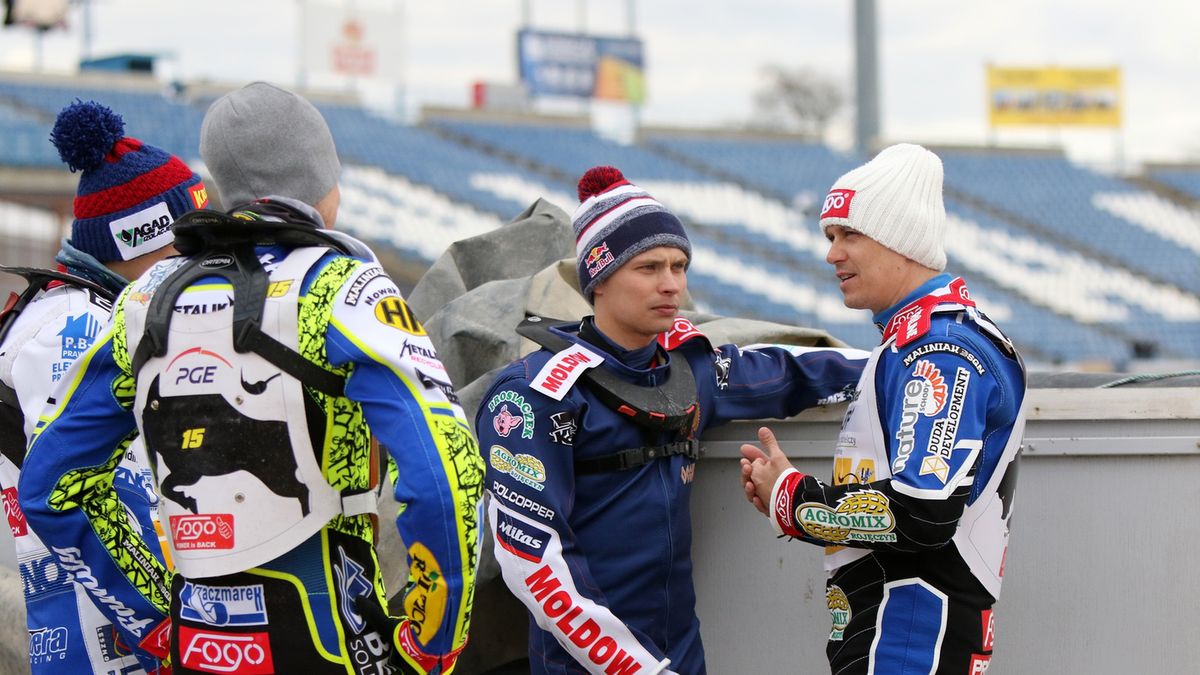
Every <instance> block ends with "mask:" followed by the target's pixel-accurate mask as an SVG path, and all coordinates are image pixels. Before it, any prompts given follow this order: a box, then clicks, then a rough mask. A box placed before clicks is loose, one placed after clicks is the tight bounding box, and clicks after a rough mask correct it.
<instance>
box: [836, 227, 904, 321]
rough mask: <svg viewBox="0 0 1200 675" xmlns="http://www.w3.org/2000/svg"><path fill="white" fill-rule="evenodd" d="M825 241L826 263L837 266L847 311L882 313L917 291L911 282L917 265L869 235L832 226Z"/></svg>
mask: <svg viewBox="0 0 1200 675" xmlns="http://www.w3.org/2000/svg"><path fill="white" fill-rule="evenodd" d="M825 238H826V239H828V240H829V252H828V253H826V254H825V262H827V263H829V264H830V265H833V271H834V274H836V275H837V278H838V281H839V282H840V284H839V288H840V289H841V291H842V299H843V302H845V303H846V306H847V307H849V308H851V309H869V310H871V312H873V313H879V312H882V311H883V310H885V309H887V308H889V307H891V306H892V305H894V304H896V303H897V302H899V301H900V300H901V299H903V298H904V296H906V295H908V293H909V292H911V290H912V289H913V288H915V287H916V286H914V285H912V283H911V279H910V277H911V275H912V272H913V270H912V267H913V266H914V265H916V263H914V262H913V261H911V260H909V259H908V258H905V257H904V256H902V255H900V254H899V253H896V252H895V251H893V250H891V249H889V248H887V247H886V246H884V245H883V244H880V243H879V242H877V241H875V240H874V239H872V238H870V237H868V236H867V235H865V234H862V233H861V232H858V231H856V230H851V229H849V228H846V227H842V226H840V225H831V226H830V227H827V228H825ZM922 269H923V268H922Z"/></svg>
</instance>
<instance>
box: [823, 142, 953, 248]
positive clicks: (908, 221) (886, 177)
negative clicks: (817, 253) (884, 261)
mask: <svg viewBox="0 0 1200 675" xmlns="http://www.w3.org/2000/svg"><path fill="white" fill-rule="evenodd" d="M820 225H821V231H822V232H824V231H825V229H826V228H828V227H829V226H831V225H841V226H842V227H847V228H850V229H852V230H855V231H858V232H861V233H863V234H865V235H867V236H868V237H870V238H872V239H874V240H875V241H877V242H879V243H880V244H883V245H884V246H886V247H887V248H890V249H891V250H893V251H895V252H897V253H899V254H901V255H903V256H904V257H906V258H908V259H910V260H914V261H916V262H918V263H920V264H922V265H924V266H925V267H928V268H930V269H933V270H936V271H939V272H940V271H942V270H944V269H945V268H946V251H945V249H944V248H943V247H942V240H943V238H944V237H945V234H946V208H945V206H943V204H942V160H940V159H938V156H937V155H935V154H933V153H932V152H930V151H928V150H926V149H925V148H923V147H921V146H919V145H913V144H911V143H901V144H899V145H893V146H890V147H888V148H885V149H884V150H883V151H882V152H880V153H879V154H878V155H876V156H875V159H872V160H871V161H870V162H867V163H866V164H864V165H862V166H860V167H858V168H856V169H852V170H851V171H849V172H847V173H846V174H845V175H843V176H842V177H841V178H839V179H837V181H836V182H835V183H834V184H833V187H832V188H831V189H830V190H829V196H828V197H826V198H825V204H824V206H823V207H822V208H821V220H820Z"/></svg>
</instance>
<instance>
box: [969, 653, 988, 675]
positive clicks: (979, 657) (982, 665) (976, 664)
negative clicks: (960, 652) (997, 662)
mask: <svg viewBox="0 0 1200 675" xmlns="http://www.w3.org/2000/svg"><path fill="white" fill-rule="evenodd" d="M991 663H992V655H991V654H972V655H971V675H986V674H987V671H988V666H989V665H991Z"/></svg>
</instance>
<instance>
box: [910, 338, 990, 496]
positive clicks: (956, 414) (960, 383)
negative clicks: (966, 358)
mask: <svg viewBox="0 0 1200 675" xmlns="http://www.w3.org/2000/svg"><path fill="white" fill-rule="evenodd" d="M921 363H927V362H926V361H921ZM970 381H971V371H969V370H967V369H966V368H956V369H955V373H954V389H953V390H952V391H951V393H950V403H949V405H947V406H946V416H945V417H943V418H941V419H936V420H934V421H933V428H932V429H930V432H929V448H928V450H927V454H926V456H925V458H924V459H922V460H921V471H920V475H922V476H926V475H930V474H932V475H934V476H937V478H938V480H940V481H941V482H942V485H945V484H946V481H948V480H949V479H950V458H951V456H952V455H953V454H954V451H955V450H959V449H968V450H969V449H976V448H982V447H983V442H982V441H981V440H966V441H962V442H961V443H956V442H955V440H956V438H957V436H958V423H959V420H961V419H962V412H963V404H964V403H965V402H966V398H967V385H968V384H969V383H970Z"/></svg>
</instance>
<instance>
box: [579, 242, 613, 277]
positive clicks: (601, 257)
mask: <svg viewBox="0 0 1200 675" xmlns="http://www.w3.org/2000/svg"><path fill="white" fill-rule="evenodd" d="M612 261H613V254H612V251H609V250H608V243H607V242H601V243H600V245H599V246H594V247H592V250H591V251H588V254H587V257H586V258H584V266H585V267H587V273H588V276H589V277H591V278H593V279H594V278H596V275H597V274H600V272H601V270H603V269H604V268H605V267H608V266H609V264H610V263H612Z"/></svg>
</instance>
